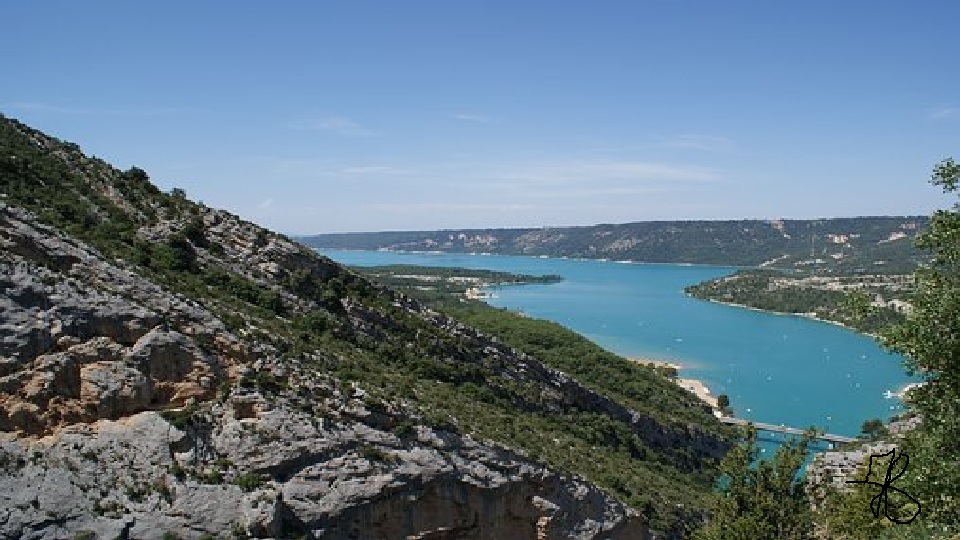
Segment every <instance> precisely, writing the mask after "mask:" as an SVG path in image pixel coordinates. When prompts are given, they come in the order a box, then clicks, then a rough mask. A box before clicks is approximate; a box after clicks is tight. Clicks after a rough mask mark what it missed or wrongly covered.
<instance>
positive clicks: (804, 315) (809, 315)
mask: <svg viewBox="0 0 960 540" xmlns="http://www.w3.org/2000/svg"><path fill="white" fill-rule="evenodd" d="M687 296H689V297H690V298H694V297H693V296H691V295H689V294H687ZM697 300H706V301H707V302H713V303H714V304H720V305H723V306H732V307H737V308H742V309H749V310H750V311H757V312H760V313H768V314H770V315H780V316H783V317H802V318H804V319H809V320H811V321H817V322H822V323H826V324H832V325H834V326H839V327H840V328H843V329H844V330H849V331H851V332H855V333H857V334H860V335H864V336H869V337H872V338H874V339H876V338H878V337H879V336H877V335H876V334H871V333H870V332H864V331H863V330H858V329H856V328H854V327H852V326H849V325H846V324H843V323H842V322H837V321H831V320H829V319H821V318H820V317H817V315H816V314H815V313H791V312H788V311H775V310H772V309H760V308H757V307H753V306H748V305H746V304H738V303H736V302H725V301H723V300H715V299H713V298H697Z"/></svg>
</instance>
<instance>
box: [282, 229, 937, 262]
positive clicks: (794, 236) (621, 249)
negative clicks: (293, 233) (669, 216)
mask: <svg viewBox="0 0 960 540" xmlns="http://www.w3.org/2000/svg"><path fill="white" fill-rule="evenodd" d="M926 223H927V218H925V217H858V218H832V219H818V220H768V221H764V220H731V221H651V222H639V223H625V224H619V225H595V226H590V227H550V228H542V229H464V230H446V231H410V232H377V233H345V234H325V235H317V236H310V237H304V238H301V239H300V240H301V241H303V242H304V243H306V244H307V245H310V246H313V247H318V248H346V249H395V250H435V251H449V252H483V253H499V254H513V255H547V256H551V257H583V258H591V259H598V258H608V259H615V260H621V259H626V260H634V261H644V262H664V263H699V264H719V265H731V266H758V265H761V264H765V263H766V264H770V265H774V266H776V267H780V268H802V269H811V268H813V269H817V270H818V271H820V272H831V273H837V274H860V273H868V274H872V273H899V272H911V271H913V269H914V268H915V267H916V265H917V263H918V262H920V261H922V260H923V254H922V253H921V252H919V251H917V250H916V249H914V247H913V245H912V238H913V236H914V235H915V234H916V232H917V230H919V229H921V228H923V227H924V226H925V225H926Z"/></svg>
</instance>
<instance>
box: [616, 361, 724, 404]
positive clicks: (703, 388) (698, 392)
mask: <svg viewBox="0 0 960 540" xmlns="http://www.w3.org/2000/svg"><path fill="white" fill-rule="evenodd" d="M624 358H626V359H627V360H629V361H631V362H633V363H635V364H640V365H643V366H648V365H651V364H652V365H653V366H654V367H669V368H673V369H675V370H677V372H679V371H680V370H681V369H683V364H681V363H679V362H676V361H669V360H657V359H654V358H638V357H632V356H625V357H624ZM670 380H672V381H673V383H674V384H676V385H677V386H679V387H680V388H683V389H684V390H686V391H688V392H690V393H692V394H693V395H695V396H697V397H698V398H700V401H702V402H704V403H705V404H706V405H708V406H709V407H710V408H711V409H712V410H713V412H714V415H715V416H718V415H720V414H721V412H720V406H719V404H718V403H717V397H716V396H714V395H713V394H712V393H711V392H710V388H709V387H708V386H707V385H706V384H705V383H704V382H703V381H701V380H700V379H689V378H685V377H671V378H670ZM718 417H719V416H718Z"/></svg>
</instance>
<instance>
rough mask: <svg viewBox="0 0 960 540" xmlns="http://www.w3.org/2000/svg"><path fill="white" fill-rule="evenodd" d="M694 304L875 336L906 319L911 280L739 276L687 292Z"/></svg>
mask: <svg viewBox="0 0 960 540" xmlns="http://www.w3.org/2000/svg"><path fill="white" fill-rule="evenodd" d="M685 291H686V293H687V294H689V295H691V296H693V297H694V298H700V299H703V300H713V301H716V302H725V303H731V304H738V305H743V306H749V307H753V308H757V309H763V310H766V311H775V312H778V313H793V314H801V315H812V316H814V317H816V318H818V319H823V320H827V321H833V322H837V323H840V324H843V325H844V326H848V327H850V328H854V329H856V330H859V331H861V332H866V333H871V334H875V333H877V332H879V331H880V330H882V329H884V328H887V327H889V326H891V325H894V324H899V323H901V322H903V321H904V320H905V319H906V309H905V306H906V305H907V304H908V301H909V298H910V295H911V293H912V291H913V278H912V276H904V275H896V274H894V275H866V276H864V275H861V276H816V275H810V274H809V273H807V272H784V271H778V270H766V269H752V270H739V271H737V272H736V273H734V274H733V275H731V276H726V277H721V278H717V279H713V280H710V281H705V282H703V283H698V284H697V285H691V286H689V287H687V288H686V289H685Z"/></svg>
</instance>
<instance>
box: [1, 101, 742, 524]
mask: <svg viewBox="0 0 960 540" xmlns="http://www.w3.org/2000/svg"><path fill="white" fill-rule="evenodd" d="M0 128H2V129H0V135H2V137H0V194H2V196H3V197H2V198H0V486H2V487H3V489H0V538H11V539H13V538H38V539H39V538H51V539H52V538H163V537H166V538H171V537H180V538H201V537H206V538H209V537H223V538H227V537H244V536H253V537H262V538H286V537H308V538H330V539H341V538H342V539H347V538H363V539H367V538H371V539H375V538H382V539H394V538H422V539H448V538H449V539H452V538H464V539H468V538H478V539H479V538H583V539H593V538H597V539H599V538H611V539H615V538H648V537H650V530H649V526H648V520H647V517H645V516H643V515H641V514H640V513H639V512H638V511H637V510H636V509H634V508H631V507H630V506H627V505H626V504H624V503H623V502H621V501H620V500H618V499H617V498H615V497H614V496H613V495H611V494H610V493H609V492H608V491H605V490H602V489H600V488H598V487H597V486H596V485H595V484H593V483H591V482H589V481H587V480H586V479H585V478H584V477H583V476H581V475H580V474H578V473H579V472H580V471H564V470H560V469H559V468H557V467H553V466H548V465H545V464H544V462H543V460H539V459H535V456H534V455H531V454H536V452H537V449H538V447H540V446H542V445H543V444H545V441H546V440H547V439H546V438H544V437H545V435H542V434H539V433H532V434H525V435H529V436H528V438H526V439H522V440H523V441H527V442H524V443H523V444H526V446H521V447H516V448H511V447H509V446H507V445H505V444H504V443H503V442H501V441H498V440H496V437H491V436H489V434H490V433H497V431H495V429H500V428H498V427H497V426H499V425H500V424H496V422H503V423H504V425H507V426H509V425H510V419H509V418H507V417H508V416H509V415H505V414H504V413H503V411H506V412H511V411H513V412H515V413H516V414H517V415H527V416H528V417H530V418H538V419H544V420H543V422H555V423H556V422H560V423H561V424H560V425H568V424H562V422H568V423H569V422H575V419H576V418H577V417H576V416H575V415H576V414H586V413H589V414H591V415H595V416H602V417H604V418H607V419H608V420H607V421H608V422H611V423H613V424H615V425H616V426H624V429H626V431H627V432H628V434H629V437H630V440H631V441H633V443H634V444H635V446H636V447H637V448H640V450H637V452H639V453H638V454H637V459H640V460H643V459H644V458H643V456H644V455H647V452H648V451H649V452H650V454H649V455H654V454H653V453H654V452H656V455H657V456H660V457H658V458H657V460H656V461H654V460H651V463H650V465H649V466H650V470H655V471H666V472H664V473H663V474H667V473H669V474H675V475H678V476H676V477H677V478H684V479H686V478H688V477H689V478H690V480H689V482H690V485H691V486H695V485H699V484H698V482H700V483H702V482H703V480H702V479H703V478H708V477H709V471H710V464H711V463H712V462H713V460H715V459H716V458H718V457H719V456H720V455H722V453H723V452H724V451H725V449H726V443H725V442H724V441H723V439H722V438H721V437H719V436H718V435H717V432H716V431H715V426H713V425H712V424H710V422H711V420H710V416H709V414H707V412H705V411H702V410H699V409H697V406H696V405H693V404H694V403H696V400H695V399H690V401H689V402H687V401H684V400H685V399H686V398H685V397H683V396H680V397H670V396H672V394H670V395H669V396H668V398H669V399H679V400H680V401H678V402H677V403H679V404H680V405H682V407H680V406H678V409H679V408H684V407H691V408H690V410H689V411H688V412H687V413H686V414H687V416H675V411H662V412H656V411H654V412H651V411H643V412H640V411H637V410H633V409H631V408H628V407H625V406H624V405H622V404H620V403H618V402H617V401H615V400H613V399H611V398H609V397H606V396H604V395H603V394H602V393H598V392H596V391H594V390H592V389H589V388H587V387H585V386H584V385H582V384H580V383H579V382H578V381H576V380H575V379H572V378H571V377H569V376H567V375H565V374H564V373H562V372H559V371H556V370H554V369H551V368H549V367H547V366H545V365H543V364H542V363H541V362H539V361H538V360H537V359H535V358H533V357H530V356H528V355H525V354H523V353H521V352H519V351H516V350H513V349H511V348H509V347H507V346H505V345H503V344H502V343H500V342H499V341H498V340H496V339H495V338H492V337H490V336H485V335H483V334H482V333H480V332H477V331H476V330H474V329H472V328H469V327H467V326H464V325H462V324H460V323H457V322H456V321H454V320H451V319H449V318H447V317H445V316H443V315H441V314H438V313H435V312H433V311H431V310H429V309H426V308H425V307H423V306H421V305H419V304H417V303H416V302H414V301H413V300H411V299H409V298H406V297H403V296H402V295H399V294H397V293H394V292H392V291H389V290H385V289H382V288H380V287H377V286H375V285H373V284H371V283H369V282H367V281H365V280H363V279H362V278H360V277H359V276H356V275H355V274H353V273H351V272H349V271H347V270H345V269H343V268H341V267H339V266H338V265H336V264H334V263H332V262H331V261H329V260H327V259H324V258H322V257H319V256H317V255H316V254H315V253H313V252H312V251H310V250H309V249H307V248H304V247H302V246H300V245H298V244H296V243H294V242H291V241H290V240H288V239H286V238H284V237H283V236H281V235H277V234H275V233H271V232H269V231H265V230H263V229H261V228H259V227H256V226H255V225H253V224H250V223H246V222H243V221H242V220H240V219H238V218H236V217H235V216H232V215H230V214H228V213H226V212H222V211H217V210H212V209H209V208H206V207H203V206H202V205H196V204H194V203H190V202H189V201H187V200H185V199H184V198H183V197H182V194H176V193H175V194H172V195H168V194H161V193H159V191H158V190H156V188H153V187H152V186H151V185H150V184H149V182H148V180H147V179H146V176H145V174H144V173H143V172H142V171H139V170H136V169H132V170H131V171H127V172H124V173H121V172H120V171H116V170H114V169H112V168H110V167H109V166H107V165H106V164H104V163H102V162H100V161H98V160H95V159H91V158H88V157H86V156H84V155H83V154H82V153H80V152H79V150H78V149H77V148H76V147H74V146H72V145H69V144H67V143H62V142H60V141H57V140H55V139H52V138H50V137H47V136H45V135H43V134H40V133H38V132H36V131H34V130H31V129H29V128H27V127H26V126H23V125H21V124H19V123H16V122H14V121H12V120H8V119H5V118H3V117H0ZM2 201H6V202H2ZM468 383H469V385H472V386H470V388H471V389H474V390H475V389H476V388H482V389H484V390H483V392H485V393H483V394H482V396H481V398H482V399H481V398H476V397H470V396H471V395H472V394H471V395H468V394H467V393H466V392H464V395H463V398H462V400H461V399H460V398H456V399H450V398H449V397H448V396H451V395H453V396H456V395H457V392H459V390H458V389H460V388H465V387H464V386H463V385H466V384H468ZM665 385H667V386H665V388H667V387H669V383H665ZM672 391H674V390H664V392H672ZM491 396H492V397H491ZM471 399H472V400H473V401H470V400H471ZM663 399H667V398H663ZM484 400H486V401H484ZM481 405H483V406H485V407H486V406H489V407H490V408H495V407H499V408H498V409H496V411H500V412H498V413H490V416H489V419H488V417H487V416H483V415H485V414H487V413H486V412H485V409H483V408H475V409H472V410H475V411H477V413H476V415H474V416H476V417H478V418H481V419H482V420H483V421H484V422H487V424H484V425H485V426H487V425H488V424H489V425H493V427H492V428H489V429H490V431H486V432H482V433H481V432H479V431H477V430H475V429H470V428H469V426H472V425H474V424H471V423H470V422H471V420H472V418H470V417H468V415H465V414H464V413H463V411H464V410H470V409H468V408H465V407H468V406H470V407H480V406H481ZM511 414H513V413H511ZM691 418H693V419H694V420H691ZM700 418H703V420H702V422H701V421H700V420H699V419H700ZM491 423H492V424H491ZM570 430H571V431H573V426H572V424H571V427H570ZM537 437H540V438H537ZM510 440H514V439H510ZM592 444H594V445H595V446H594V448H596V449H598V451H599V449H601V448H602V447H603V445H604V444H606V443H605V442H604V441H600V440H597V441H594V442H593V443H592ZM641 447H642V448H641ZM631 448H633V447H631ZM624 451H626V450H624ZM630 451H633V450H630ZM613 474H615V473H613ZM685 481H686V480H685ZM664 505H665V506H669V501H666V502H664ZM165 535H166V536H165Z"/></svg>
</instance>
